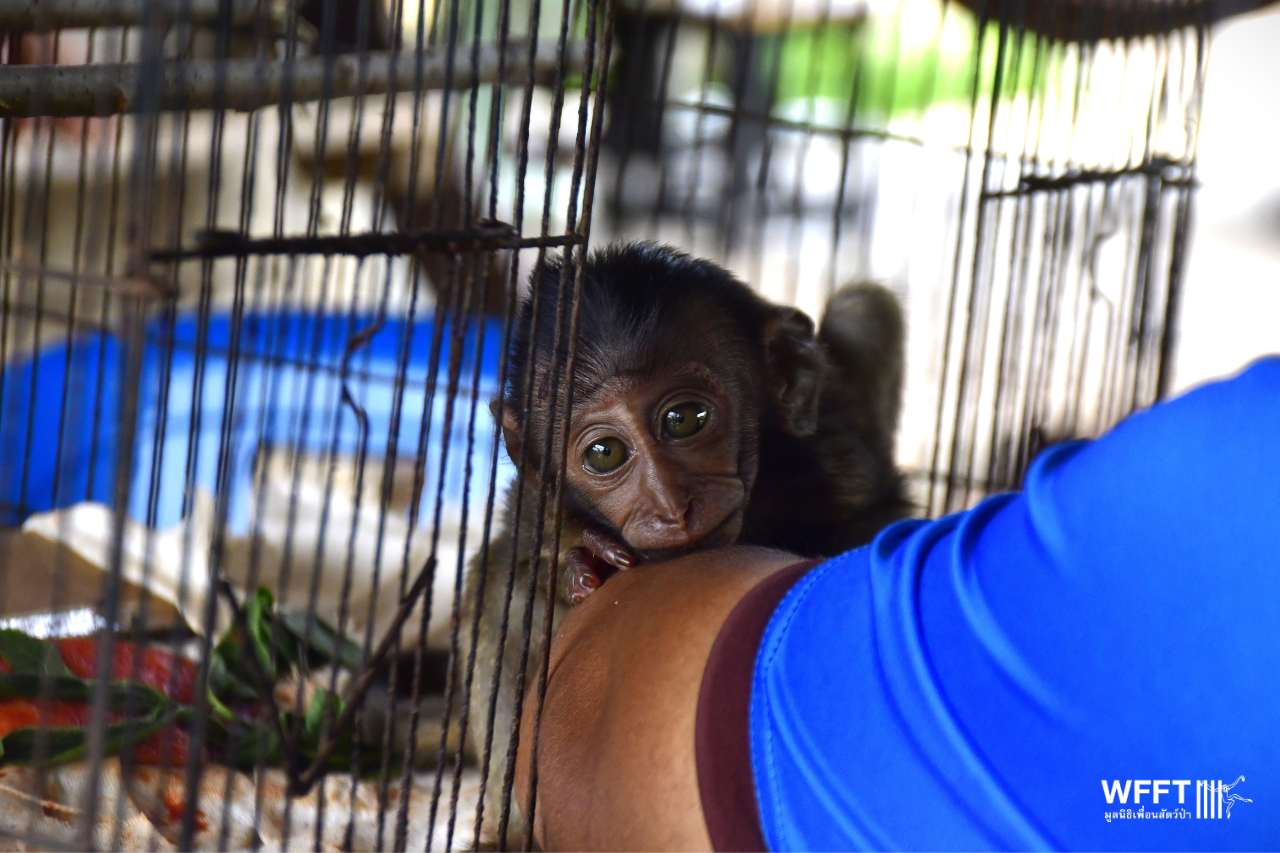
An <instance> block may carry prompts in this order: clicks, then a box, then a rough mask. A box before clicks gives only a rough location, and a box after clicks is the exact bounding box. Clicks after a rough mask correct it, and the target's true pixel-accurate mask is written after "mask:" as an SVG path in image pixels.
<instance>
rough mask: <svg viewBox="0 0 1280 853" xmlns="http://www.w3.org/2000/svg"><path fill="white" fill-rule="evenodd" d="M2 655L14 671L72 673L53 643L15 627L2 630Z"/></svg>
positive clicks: (0, 636) (39, 673)
mask: <svg viewBox="0 0 1280 853" xmlns="http://www.w3.org/2000/svg"><path fill="white" fill-rule="evenodd" d="M0 657H2V658H4V660H5V662H6V663H7V664H9V668H10V669H11V670H12V671H13V672H19V673H33V674H36V675H41V674H47V675H54V676H56V675H71V674H72V673H71V670H69V669H67V665H66V664H65V663H63V661H62V655H61V654H59V653H58V647H57V646H55V645H54V644H53V643H47V642H45V641H44V640H41V639H38V638H36V637H32V636H31V635H29V634H24V633H23V632H22V631H18V630H16V629H14V628H5V629H3V630H0Z"/></svg>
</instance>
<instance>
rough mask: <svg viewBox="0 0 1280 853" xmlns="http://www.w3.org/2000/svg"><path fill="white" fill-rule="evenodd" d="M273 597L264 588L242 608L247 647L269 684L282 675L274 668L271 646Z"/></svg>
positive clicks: (273, 655)
mask: <svg viewBox="0 0 1280 853" xmlns="http://www.w3.org/2000/svg"><path fill="white" fill-rule="evenodd" d="M275 602H276V600H275V596H273V595H272V594H271V590H269V589H267V588H266V587H265V586H260V587H258V591H257V592H256V593H254V595H253V597H252V598H250V599H249V602H248V603H247V604H246V605H245V608H244V624H245V630H246V631H247V632H248V634H249V645H250V648H251V649H252V650H253V655H254V657H256V658H257V659H258V665H259V666H260V667H262V672H263V673H264V674H265V675H266V676H267V678H268V679H269V680H270V681H271V682H273V683H274V682H275V681H276V680H277V679H279V678H280V676H281V675H282V674H283V673H281V672H279V671H278V669H277V666H276V656H275V649H274V646H273V645H272V635H273V634H274V631H273V630H272V625H271V621H272V612H273V611H274V610H275Z"/></svg>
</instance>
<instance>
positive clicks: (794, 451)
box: [463, 243, 909, 838]
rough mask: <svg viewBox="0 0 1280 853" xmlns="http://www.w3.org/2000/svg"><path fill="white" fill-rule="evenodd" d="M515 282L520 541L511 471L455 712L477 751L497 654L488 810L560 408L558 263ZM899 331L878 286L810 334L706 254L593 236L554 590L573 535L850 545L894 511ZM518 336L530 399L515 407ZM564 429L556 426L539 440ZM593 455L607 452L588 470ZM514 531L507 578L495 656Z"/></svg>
mask: <svg viewBox="0 0 1280 853" xmlns="http://www.w3.org/2000/svg"><path fill="white" fill-rule="evenodd" d="M530 286H531V290H532V289H535V288H536V290H537V294H538V299H537V301H538V306H537V313H538V317H537V329H536V332H535V333H534V334H535V335H536V339H535V340H533V341H531V340H530V332H529V329H530V326H531V323H530V321H531V319H533V313H534V309H533V303H532V300H531V298H529V297H526V299H525V301H524V302H523V303H522V305H521V309H520V314H519V316H518V318H517V321H516V329H517V331H516V334H515V335H514V336H513V340H512V341H511V346H510V349H509V356H508V364H507V375H508V376H509V377H511V379H510V381H509V382H508V385H507V387H506V388H505V389H504V397H505V400H504V406H503V411H504V416H503V424H502V427H503V433H504V438H505V441H506V446H507V451H508V453H509V454H510V456H511V458H512V460H513V461H514V462H515V463H516V464H517V465H518V466H519V465H521V464H522V463H523V468H522V469H521V470H520V471H519V472H518V476H519V477H521V478H523V479H524V484H523V490H522V494H523V498H522V500H523V502H524V506H523V507H522V509H521V516H520V518H521V520H520V528H521V529H520V542H519V543H515V542H514V541H513V539H512V536H511V527H512V523H513V517H514V512H515V507H514V486H513V490H512V493H511V494H509V495H508V501H507V506H506V507H505V514H504V516H503V519H502V525H501V527H500V529H499V530H498V532H496V533H495V534H494V536H493V539H492V543H491V545H490V548H489V553H488V559H487V561H486V562H487V567H488V568H487V571H486V572H485V574H486V577H485V579H484V584H483V589H481V587H480V572H479V571H478V568H479V565H478V563H479V557H476V558H474V559H473V565H472V566H471V572H470V576H469V578H468V583H467V589H466V593H465V598H464V604H463V607H464V619H465V621H464V623H463V624H464V625H468V624H470V620H471V619H473V618H475V614H476V611H477V609H478V610H479V616H480V625H479V634H478V640H477V642H476V647H475V652H476V654H475V671H474V677H473V682H472V688H471V699H470V711H469V713H468V719H469V722H468V728H469V729H470V731H471V734H472V737H471V742H472V743H473V744H476V745H477V751H479V750H480V749H483V747H484V744H485V741H486V735H487V731H488V728H489V726H488V716H489V703H490V697H491V689H492V681H493V677H494V670H495V667H499V665H500V668H501V670H502V672H501V686H500V688H499V695H498V700H497V703H496V707H497V715H496V717H495V720H494V732H495V736H494V738H493V744H492V750H493V752H492V755H493V758H492V765H491V769H490V774H489V783H488V787H487V793H486V797H485V799H486V803H485V811H486V825H488V826H490V827H496V826H497V820H498V812H499V810H500V807H501V806H500V804H501V793H502V788H503V777H504V775H505V773H506V770H507V759H506V750H507V746H508V743H509V740H510V736H511V735H510V733H511V731H512V728H513V726H514V724H515V706H516V694H515V680H516V675H517V673H518V672H519V671H520V668H521V659H520V657H521V653H522V651H523V647H524V643H523V639H522V636H521V628H522V626H523V618H524V613H525V610H526V607H527V604H528V597H527V596H528V590H529V589H530V586H531V585H530V580H531V572H532V571H533V564H534V560H533V547H534V541H535V536H536V527H537V523H536V519H538V518H539V517H540V516H539V507H538V502H539V497H540V493H541V491H542V487H541V484H540V483H539V482H538V475H539V470H540V468H539V455H540V453H541V451H542V448H543V446H544V439H545V435H546V432H545V430H546V429H548V428H549V425H550V423H551V422H553V421H555V420H556V416H555V413H553V412H550V411H549V409H550V407H551V405H552V403H551V402H550V401H552V400H554V399H555V395H553V394H551V393H550V389H551V388H554V387H555V383H556V382H558V381H559V378H558V377H553V376H551V375H550V374H551V370H552V362H553V358H552V354H553V353H554V340H553V338H554V334H555V328H556V308H557V299H558V298H559V292H560V267H559V264H557V263H555V262H549V263H547V264H546V265H545V267H544V268H543V269H542V270H541V271H539V272H535V274H534V277H533V279H532V280H531V282H530ZM569 289H570V288H569V287H566V291H568V290H569ZM567 316H568V313H567V312H566V314H565V317H566V318H567ZM566 322H567V320H566ZM903 334H904V329H903V320H902V313H901V309H900V307H899V305H898V302H897V299H896V298H895V297H894V296H893V294H891V293H890V292H889V291H887V290H885V289H884V288H881V287H879V286H876V285H866V284H863V285H853V286H849V287H845V288H843V289H842V290H840V291H838V292H837V293H836V294H835V295H833V296H832V297H831V299H830V301H829V302H828V304H827V308H826V312H825V315H824V317H823V321H822V325H821V327H820V328H819V329H818V330H817V332H816V334H815V331H814V325H813V322H812V320H810V319H809V317H808V316H807V315H805V314H804V313H802V312H801V311H798V310H796V309H794V308H789V307H784V306H779V305H774V304H771V303H769V302H767V301H765V300H764V299H762V298H760V297H759V296H757V295H756V294H755V293H754V292H753V291H752V290H751V289H750V288H748V287H747V286H746V285H745V284H743V283H741V282H740V281H738V280H737V279H735V278H734V277H733V276H732V275H731V274H729V273H728V272H726V271H725V270H723V269H721V268H720V267H718V266H716V265H715V264H713V263H711V262H709V261H704V260H698V259H695V258H691V257H689V256H687V255H684V254H682V253H680V252H677V251H675V250H674V249H671V248H668V247H665V246H659V245H654V244H646V243H639V244H631V245H625V246H618V247H613V248H610V249H606V250H604V251H601V252H597V253H595V254H594V255H592V256H591V257H590V258H589V259H588V261H587V265H586V269H585V271H584V274H583V280H582V296H581V307H580V310H579V320H578V336H577V352H576V357H575V364H574V383H575V384H574V389H575V391H574V394H575V396H574V402H573V411H572V415H571V419H570V425H569V436H568V445H567V447H568V449H567V455H566V471H565V490H564V510H563V513H564V514H563V525H562V529H561V532H560V537H559V541H560V550H561V554H560V557H559V563H558V565H559V566H560V569H559V570H558V571H559V575H560V576H559V578H558V579H557V582H556V584H555V590H554V593H555V595H556V596H557V597H558V598H559V599H560V601H559V602H557V604H559V605H563V604H567V603H571V601H572V599H571V597H570V595H571V592H570V584H569V579H568V576H569V575H571V574H572V573H573V569H574V567H575V566H578V567H580V566H581V565H583V563H582V556H581V555H582V554H583V553H584V552H583V550H582V549H581V548H577V550H576V551H574V550H573V549H575V546H581V545H583V544H584V543H585V544H586V545H587V550H589V551H591V552H593V557H594V560H595V562H596V564H597V565H602V564H608V563H613V564H615V565H617V564H623V565H625V564H627V563H630V562H643V561H645V560H653V559H658V558H662V557H667V556H673V555H675V554H679V553H682V552H687V551H690V550H696V549H701V548H707V547H714V546H717V545H727V544H732V543H734V542H739V543H744V544H753V545H762V546H768V547H772V548H779V549H783V550H787V551H792V552H794V553H797V554H802V555H806V556H815V557H816V556H827V555H834V554H838V553H840V552H842V551H845V550H848V549H849V548H852V547H854V546H857V545H861V544H863V543H865V542H867V541H869V540H870V539H871V537H872V536H873V535H874V534H875V533H876V532H877V531H878V530H880V529H881V528H882V527H884V526H885V525H886V524H888V523H889V522H891V521H894V520H896V519H898V518H902V517H903V516H904V515H906V514H907V512H908V511H909V505H908V504H907V502H906V501H905V499H904V498H903V494H902V484H901V480H900V477H899V474H898V471H897V468H896V467H895V465H894V435H895V432H896V430H897V422H898V412H899V408H900V400H901V386H902V370H903V364H902V362H903ZM531 343H532V347H531V346H530V344H531ZM531 352H532V353H534V364H533V365H532V367H533V370H532V371H531V375H532V382H533V388H532V391H533V394H532V400H533V404H532V406H530V407H529V408H530V411H529V413H528V416H529V418H530V422H529V423H528V424H527V425H526V424H525V423H524V422H523V420H522V418H523V417H524V416H525V404H524V400H525V399H526V391H527V390H528V389H526V387H525V368H526V354H527V353H531ZM673 412H674V414H673ZM664 418H666V419H670V423H668V422H667V421H664V420H663V419H664ZM525 427H527V436H528V440H527V446H526V447H525V448H524V451H525V452H524V453H523V454H522V453H521V449H522V448H521V435H522V428H525ZM562 440H563V434H562V433H561V432H560V430H559V429H557V431H556V434H555V436H554V439H553V441H552V445H551V446H552V448H553V451H552V453H553V459H554V458H555V456H556V455H557V452H558V449H559V447H560V442H561V441H562ZM602 442H604V443H603V444H602ZM584 460H586V461H584ZM592 460H597V461H600V463H601V465H603V466H606V467H608V466H616V469H614V468H611V469H610V470H607V471H601V470H594V469H593V468H592ZM619 460H622V461H621V462H619ZM553 509H554V508H553V507H552V506H550V504H549V502H548V505H547V506H546V508H545V510H544V513H543V515H544V516H545V521H544V524H546V528H545V529H544V530H543V536H542V549H541V550H542V551H543V558H542V560H541V562H540V564H539V573H540V574H541V575H542V577H540V578H539V581H538V584H537V588H536V592H535V598H536V601H535V602H534V605H533V614H534V620H533V632H532V641H531V645H530V655H529V661H530V663H529V669H528V672H529V677H528V679H527V680H526V682H525V684H526V688H527V687H528V685H532V684H534V683H535V681H534V680H533V674H534V673H535V671H536V670H537V669H538V667H539V664H540V662H541V660H542V658H543V655H544V653H545V644H544V643H543V637H544V636H545V635H546V626H545V623H544V613H545V607H546V596H547V595H548V593H549V592H551V591H552V590H551V589H550V587H551V584H550V583H549V582H548V581H547V580H546V573H547V566H548V565H549V559H550V556H551V554H550V550H551V548H552V547H553V545H552V543H553V542H554V541H555V536H554V533H555V531H554V530H551V529H550V527H551V525H552V524H553V523H554V512H553ZM513 550H514V552H515V554H516V560H515V563H514V565H515V578H514V595H513V599H512V601H511V605H510V615H509V617H508V618H509V623H508V624H509V628H508V635H507V639H506V642H505V646H504V648H503V653H502V655H501V661H499V655H498V647H499V638H500V633H501V625H502V622H503V614H504V611H505V610H506V608H507V604H508V602H507V589H508V584H509V582H510V581H511V566H512V553H513ZM619 555H622V556H619ZM628 555H629V556H628ZM557 609H558V611H559V612H563V609H564V608H563V606H560V607H558V608H557ZM463 633H464V635H468V634H469V632H468V631H466V630H464V631H463ZM465 660H466V658H465V657H464V658H463V661H464V663H465ZM513 799H514V798H513ZM518 810H519V805H518V804H515V803H513V807H512V824H511V831H512V833H513V836H512V837H513V838H518V837H520V835H521V834H522V833H523V832H524V829H525V827H524V824H523V822H522V821H521V820H519V819H518V815H517V812H518Z"/></svg>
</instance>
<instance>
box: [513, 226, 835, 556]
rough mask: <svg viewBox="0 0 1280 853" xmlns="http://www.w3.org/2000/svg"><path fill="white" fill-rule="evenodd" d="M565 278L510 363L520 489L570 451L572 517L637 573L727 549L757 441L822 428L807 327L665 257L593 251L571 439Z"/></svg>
mask: <svg viewBox="0 0 1280 853" xmlns="http://www.w3.org/2000/svg"><path fill="white" fill-rule="evenodd" d="M561 272H562V268H561V266H560V264H559V263H557V262H554V261H551V262H548V263H546V264H545V265H544V266H543V268H542V269H540V270H535V271H534V274H533V276H532V277H531V280H530V288H529V294H528V295H527V296H526V297H525V299H524V301H523V302H522V304H521V308H520V313H519V317H518V318H517V323H516V331H515V333H514V334H513V336H512V342H511V347H510V351H509V355H508V364H507V374H508V376H509V377H510V379H509V381H508V384H507V388H506V389H505V400H504V406H503V423H502V427H503V435H504V440H505V443H506V446H507V451H508V453H509V454H510V456H511V458H512V460H513V461H514V462H515V463H516V465H517V466H518V467H519V469H520V475H521V476H522V477H531V478H535V479H536V478H537V476H538V472H539V470H540V466H539V465H538V460H539V459H540V458H541V454H542V452H543V448H544V447H545V446H548V445H549V446H550V447H551V448H552V451H551V452H552V457H551V458H553V459H554V458H558V450H559V447H560V442H561V441H564V442H565V446H566V447H567V452H566V455H565V471H564V474H565V482H566V484H567V488H566V490H565V501H566V508H567V509H568V510H570V511H572V512H574V513H576V514H577V515H578V516H579V517H580V518H581V519H582V520H583V521H584V522H585V523H586V524H589V525H595V526H596V527H598V528H601V529H602V530H604V531H605V532H607V533H608V534H611V535H612V536H614V537H617V538H619V539H621V540H623V541H624V542H625V543H626V544H627V545H628V546H629V547H630V548H632V549H634V550H636V551H638V552H640V553H641V554H642V555H644V556H645V558H647V559H656V558H658V557H662V556H670V555H674V554H676V553H680V552H683V551H687V550H690V549H693V548H704V547H711V546H715V545H727V544H731V543H733V542H735V541H737V539H738V536H739V534H740V532H741V530H742V525H743V519H744V515H745V511H746V508H747V504H748V501H749V499H750V496H751V490H752V487H753V485H754V483H755V479H756V472H757V467H758V452H759V447H760V443H761V441H762V440H763V439H764V438H765V437H766V436H767V435H768V434H769V433H770V432H772V431H782V432H785V433H787V434H790V435H795V436H805V435H809V434H812V432H813V431H814V430H815V429H816V421H817V407H818V395H819V390H820V385H821V377H822V373H823V361H822V355H821V350H820V348H819V347H818V345H817V342H816V340H815V336H814V326H813V322H812V320H810V319H809V318H808V317H807V316H806V315H805V314H803V313H802V312H800V311H797V310H796V309H794V308H787V307H782V306H777V305H772V304H770V303H768V302H766V301H765V300H763V299H761V298H760V297H759V296H757V295H756V294H755V293H754V292H753V291H752V290H751V289H750V288H749V287H747V286H746V285H745V284H743V283H742V282H740V281H738V280H737V279H735V278H734V277H733V276H732V275H731V274H730V273H728V272H726V271H725V270H723V269H721V268H720V267H718V266H716V265H715V264H713V263H711V262H709V261H705V260H698V259H695V258H691V257H689V256H687V255H684V254H682V253H680V252H677V251H675V250H674V249H671V248H668V247H665V246H659V245H655V244H650V243H634V244H629V245H624V246H618V247H613V248H609V249H606V250H603V251H600V252H597V253H595V254H593V255H592V256H590V257H589V258H588V259H587V261H586V266H585V269H584V270H583V272H582V285H581V290H580V293H579V300H580V304H579V306H578V324H577V336H576V346H575V352H574V386H573V387H574V397H573V405H572V411H571V412H570V416H569V418H568V425H567V430H568V431H567V433H566V432H564V431H563V429H564V423H565V419H564V416H563V406H564V402H563V401H564V396H563V395H562V394H560V393H557V392H558V391H559V390H560V389H562V387H563V384H564V383H563V377H558V376H555V375H553V374H554V373H555V369H554V367H555V365H556V364H557V363H558V364H560V365H563V364H564V363H565V351H564V349H563V346H565V345H564V344H563V342H562V349H561V352H560V353H559V358H556V343H557V342H556V340H555V338H556V335H555V330H556V327H557V311H558V309H560V308H562V307H563V308H566V309H567V308H571V307H572V306H571V305H569V304H568V303H569V301H570V300H571V299H572V292H573V283H572V281H571V280H569V281H567V282H566V283H565V285H564V287H563V288H562V286H561ZM562 290H563V301H564V304H563V305H562ZM569 317H570V312H569V311H568V310H565V311H563V313H562V314H561V319H560V322H561V324H562V328H568V325H569ZM565 337H567V336H565ZM557 408H558V409H560V411H559V412H557V411H556V409H557ZM526 421H527V422H526ZM547 430H551V432H552V435H553V437H554V440H552V441H550V442H547V441H546V438H547ZM535 437H540V440H535ZM526 440H527V443H526ZM522 450H523V452H522Z"/></svg>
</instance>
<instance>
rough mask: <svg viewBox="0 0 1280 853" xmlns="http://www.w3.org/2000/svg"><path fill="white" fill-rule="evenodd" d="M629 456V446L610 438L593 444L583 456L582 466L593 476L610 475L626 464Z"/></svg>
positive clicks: (597, 440)
mask: <svg viewBox="0 0 1280 853" xmlns="http://www.w3.org/2000/svg"><path fill="white" fill-rule="evenodd" d="M627 455H628V454H627V446H626V445H625V444H623V443H622V441H621V440H620V439H617V438H613V437H612V436H610V437H608V438H600V439H596V440H595V441H593V442H591V444H590V445H589V446H588V447H587V449H586V451H585V452H584V453H583V454H582V464H583V465H585V466H586V469H587V470H588V471H590V472H591V473H593V474H608V473H609V472H611V471H616V470H617V469H618V466H620V465H621V464H622V463H623V462H626V461H627Z"/></svg>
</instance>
